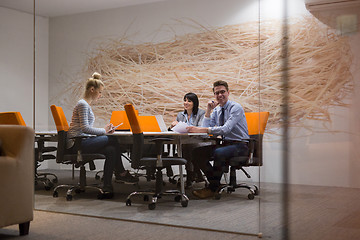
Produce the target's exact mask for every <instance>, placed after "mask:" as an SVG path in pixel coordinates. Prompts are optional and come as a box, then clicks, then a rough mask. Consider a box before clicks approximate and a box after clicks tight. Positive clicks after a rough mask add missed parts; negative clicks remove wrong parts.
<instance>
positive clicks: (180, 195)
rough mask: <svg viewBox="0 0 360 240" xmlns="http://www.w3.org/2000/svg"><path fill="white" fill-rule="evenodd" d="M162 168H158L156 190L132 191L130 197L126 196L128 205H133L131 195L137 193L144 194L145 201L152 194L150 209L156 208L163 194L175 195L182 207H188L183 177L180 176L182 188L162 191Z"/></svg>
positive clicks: (175, 199)
mask: <svg viewBox="0 0 360 240" xmlns="http://www.w3.org/2000/svg"><path fill="white" fill-rule="evenodd" d="M181 167H182V166H180V168H181ZM161 170H162V168H157V170H156V187H155V190H153V191H152V190H148V191H135V192H132V193H130V194H129V195H128V197H127V198H126V206H131V203H132V202H131V197H132V196H135V195H143V196H144V201H145V202H148V201H149V200H150V199H149V196H152V197H151V202H150V203H149V204H148V208H149V209H150V210H154V209H155V208H156V203H157V202H158V199H159V198H161V197H163V196H175V197H174V201H175V202H180V203H181V206H182V207H187V206H188V202H189V198H188V197H187V196H186V194H185V190H184V179H183V177H181V176H180V181H181V183H182V184H181V189H180V190H167V191H162V186H163V175H162V171H161ZM180 171H181V170H180Z"/></svg>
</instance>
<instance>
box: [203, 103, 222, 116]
mask: <svg viewBox="0 0 360 240" xmlns="http://www.w3.org/2000/svg"><path fill="white" fill-rule="evenodd" d="M217 105H219V103H218V102H217V101H212V100H210V101H208V103H207V107H206V112H205V117H210V113H211V111H212V110H213V109H214V108H215V107H216V106H217Z"/></svg>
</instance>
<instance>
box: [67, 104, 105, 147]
mask: <svg viewBox="0 0 360 240" xmlns="http://www.w3.org/2000/svg"><path fill="white" fill-rule="evenodd" d="M94 122H95V115H94V113H93V111H92V110H91V107H90V105H89V104H88V103H87V102H86V101H85V100H84V99H80V100H79V101H78V102H77V104H76V106H75V108H74V111H73V115H72V118H71V123H70V128H69V131H68V134H67V147H68V148H70V147H72V146H73V145H74V140H73V139H71V138H73V137H77V136H88V135H104V134H105V133H106V131H105V129H104V128H95V127H93V125H94Z"/></svg>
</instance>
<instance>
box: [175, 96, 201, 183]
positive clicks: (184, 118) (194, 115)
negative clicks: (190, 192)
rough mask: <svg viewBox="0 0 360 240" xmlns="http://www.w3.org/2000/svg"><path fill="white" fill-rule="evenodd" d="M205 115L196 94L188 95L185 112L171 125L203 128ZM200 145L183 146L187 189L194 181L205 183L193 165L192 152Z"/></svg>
mask: <svg viewBox="0 0 360 240" xmlns="http://www.w3.org/2000/svg"><path fill="white" fill-rule="evenodd" d="M204 115H205V110H203V109H200V108H199V99H198V97H197V95H196V94H195V93H191V92H190V93H187V94H185V96H184V111H182V112H179V113H178V114H177V117H176V121H174V122H172V123H171V127H170V128H173V127H174V126H176V124H178V123H179V122H185V123H186V124H188V125H189V126H201V123H202V120H203V118H204ZM195 147H198V144H184V145H182V156H183V157H184V158H185V159H186V160H187V164H186V166H185V168H186V187H187V188H189V187H191V186H192V183H193V181H196V182H202V181H204V178H203V175H202V173H201V171H200V169H199V168H194V165H193V163H192V161H193V159H192V151H193V149H194V148H195Z"/></svg>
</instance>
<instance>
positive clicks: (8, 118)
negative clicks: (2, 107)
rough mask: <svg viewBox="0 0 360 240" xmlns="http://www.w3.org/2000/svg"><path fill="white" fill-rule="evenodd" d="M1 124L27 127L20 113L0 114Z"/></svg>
mask: <svg viewBox="0 0 360 240" xmlns="http://www.w3.org/2000/svg"><path fill="white" fill-rule="evenodd" d="M0 124H5V125H21V126H26V124H25V121H24V119H23V118H22V116H21V114H20V112H0Z"/></svg>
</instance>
